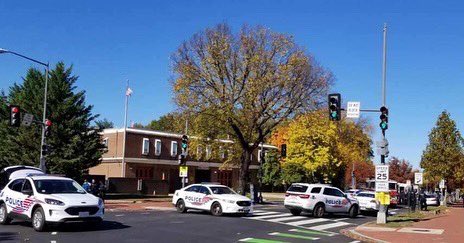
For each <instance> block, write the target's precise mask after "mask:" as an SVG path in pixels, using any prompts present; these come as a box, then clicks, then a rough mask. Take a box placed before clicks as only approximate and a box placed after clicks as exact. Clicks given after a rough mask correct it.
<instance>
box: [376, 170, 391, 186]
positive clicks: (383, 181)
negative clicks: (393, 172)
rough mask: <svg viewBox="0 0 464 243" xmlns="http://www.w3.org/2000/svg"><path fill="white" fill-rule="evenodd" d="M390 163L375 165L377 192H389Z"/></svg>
mask: <svg viewBox="0 0 464 243" xmlns="http://www.w3.org/2000/svg"><path fill="white" fill-rule="evenodd" d="M388 173H389V166H388V165H376V166H375V191H376V192H388V191H390V190H389V188H388V175H389V174H388Z"/></svg>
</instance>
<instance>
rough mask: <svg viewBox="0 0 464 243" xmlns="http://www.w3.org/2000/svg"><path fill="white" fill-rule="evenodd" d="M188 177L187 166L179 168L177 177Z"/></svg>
mask: <svg viewBox="0 0 464 243" xmlns="http://www.w3.org/2000/svg"><path fill="white" fill-rule="evenodd" d="M187 176H188V166H186V165H183V166H179V177H187Z"/></svg>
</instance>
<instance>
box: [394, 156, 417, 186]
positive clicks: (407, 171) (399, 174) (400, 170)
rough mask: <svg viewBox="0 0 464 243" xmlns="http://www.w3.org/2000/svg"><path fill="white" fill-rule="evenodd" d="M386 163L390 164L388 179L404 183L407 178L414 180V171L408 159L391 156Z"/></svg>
mask: <svg viewBox="0 0 464 243" xmlns="http://www.w3.org/2000/svg"><path fill="white" fill-rule="evenodd" d="M388 164H389V165H390V180H394V181H397V182H399V183H406V181H407V180H411V181H413V180H414V172H415V171H413V168H412V165H411V164H410V163H409V162H408V161H406V160H404V159H402V160H400V159H398V158H397V157H393V158H392V159H391V160H390V161H389V162H388Z"/></svg>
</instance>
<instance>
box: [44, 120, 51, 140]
mask: <svg viewBox="0 0 464 243" xmlns="http://www.w3.org/2000/svg"><path fill="white" fill-rule="evenodd" d="M44 125H45V126H44V129H45V131H44V134H45V137H48V136H50V133H51V131H50V130H51V126H52V122H51V121H50V120H45V124H44Z"/></svg>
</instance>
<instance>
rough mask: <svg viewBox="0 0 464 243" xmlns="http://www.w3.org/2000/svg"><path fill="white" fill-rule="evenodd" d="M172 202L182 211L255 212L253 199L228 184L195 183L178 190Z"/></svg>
mask: <svg viewBox="0 0 464 243" xmlns="http://www.w3.org/2000/svg"><path fill="white" fill-rule="evenodd" d="M172 203H173V204H174V205H175V206H176V208H177V211H178V212H180V213H185V212H187V210H188V209H199V210H204V211H209V212H211V214H213V215H215V216H220V215H222V214H223V213H239V214H251V213H253V206H252V205H251V200H250V199H249V198H247V197H245V196H242V195H239V194H237V193H236V192H234V191H233V190H232V189H230V188H229V187H227V186H223V185H218V184H210V183H208V184H206V183H205V184H193V185H190V186H187V187H184V188H182V189H180V190H176V191H175V193H174V196H173V197H172Z"/></svg>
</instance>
